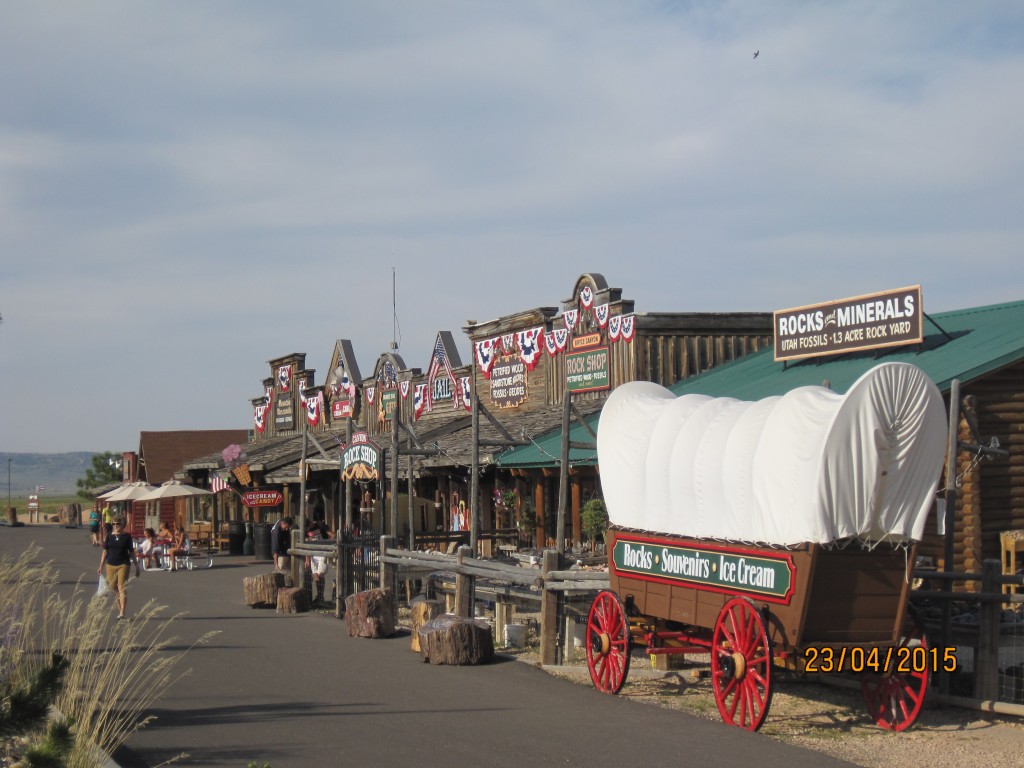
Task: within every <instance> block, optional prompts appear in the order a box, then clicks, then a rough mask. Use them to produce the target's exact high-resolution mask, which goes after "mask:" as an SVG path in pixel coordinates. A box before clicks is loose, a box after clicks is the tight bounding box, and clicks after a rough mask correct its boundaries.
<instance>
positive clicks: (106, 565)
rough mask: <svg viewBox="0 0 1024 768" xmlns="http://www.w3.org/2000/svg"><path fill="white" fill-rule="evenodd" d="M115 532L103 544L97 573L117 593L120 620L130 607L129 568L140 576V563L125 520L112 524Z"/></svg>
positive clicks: (118, 520) (115, 521)
mask: <svg viewBox="0 0 1024 768" xmlns="http://www.w3.org/2000/svg"><path fill="white" fill-rule="evenodd" d="M112 527H113V531H112V532H111V534H110V535H109V536H107V540H106V541H105V542H103V554H102V555H100V567H99V568H97V569H96V572H97V573H98V574H100V576H104V575H105V576H106V578H107V586H109V587H110V588H111V590H114V591H116V592H117V607H118V614H117V618H118V619H123V618H124V611H125V608H126V607H127V605H128V596H127V594H126V592H125V585H126V584H127V583H128V571H129V567H130V566H131V565H132V564H134V565H135V576H136V577H138V575H139V561H138V559H137V558H136V557H135V543H134V542H133V541H132V537H131V534H128V533H125V530H124V520H121V519H120V518H117V519H115V520H114V522H113V523H112Z"/></svg>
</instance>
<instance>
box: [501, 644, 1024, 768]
mask: <svg viewBox="0 0 1024 768" xmlns="http://www.w3.org/2000/svg"><path fill="white" fill-rule="evenodd" d="M502 652H505V649H502ZM513 653H514V655H515V656H516V657H517V658H518V659H519V660H520V661H522V662H524V663H528V664H536V665H539V663H540V661H539V657H538V655H537V652H536V650H535V648H527V649H526V650H523V651H518V652H513ZM547 671H549V672H550V673H551V674H555V675H558V676H560V677H564V678H567V679H570V680H572V681H573V682H576V683H579V684H580V685H586V686H590V685H592V684H591V682H590V676H589V672H588V671H587V668H586V665H585V663H581V662H580V661H577V662H576V663H574V664H572V665H569V666H561V667H557V668H548V670H547ZM618 695H619V696H624V697H626V698H629V699H633V700H636V701H639V702H642V703H643V704H649V705H651V706H658V707H667V708H670V709H679V710H683V711H685V712H688V713H690V714H693V715H697V716H700V717H706V718H710V719H714V720H719V719H720V715H719V713H718V708H717V707H716V705H715V699H714V694H713V692H712V688H711V680H710V678H709V677H708V675H707V668H706V666H703V665H700V664H694V665H690V666H687V667H684V668H682V669H678V670H670V671H668V672H661V671H658V670H654V669H652V668H651V667H650V662H649V661H648V659H647V658H646V657H644V656H634V658H633V660H632V666H631V669H630V673H629V677H628V678H627V680H626V685H625V687H624V688H623V689H622V691H621V693H619V694H618ZM760 732H761V733H762V734H763V735H765V736H768V737H770V738H774V739H780V740H782V741H786V742H789V743H794V744H800V745H801V746H804V747H807V748H808V749H813V750H817V751H820V752H825V753H827V754H829V755H833V756H835V757H839V758H842V759H844V760H848V761H850V762H852V763H855V764H857V765H861V766H865V767H866V768H893V767H894V766H896V767H898V766H928V768H947V767H948V768H964V766H969V765H985V766H1024V719H1018V718H1014V717H1002V716H995V715H988V714H986V713H982V712H977V711H975V710H969V709H962V708H958V707H943V708H939V707H937V706H935V705H934V704H931V705H929V704H926V708H925V710H924V711H923V712H922V714H921V716H920V718H919V719H918V721H917V723H916V724H915V725H914V726H913V727H912V728H910V729H909V730H907V731H904V732H903V733H892V732H888V731H883V730H881V729H879V728H878V727H877V726H875V725H874V723H872V722H870V721H869V719H868V716H867V712H866V709H865V707H864V704H863V701H862V699H861V694H860V690H859V687H858V688H845V687H837V686H835V685H828V684H824V683H821V682H818V681H815V680H813V679H811V678H806V677H805V678H802V679H801V678H798V677H796V676H789V675H785V676H780V679H777V680H776V684H775V685H774V692H773V696H772V704H771V709H770V710H769V713H768V717H767V719H766V721H765V723H764V725H763V726H762V728H761V731H760Z"/></svg>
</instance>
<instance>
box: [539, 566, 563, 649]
mask: <svg viewBox="0 0 1024 768" xmlns="http://www.w3.org/2000/svg"><path fill="white" fill-rule="evenodd" d="M561 563H562V555H561V554H560V553H559V552H558V550H554V549H546V550H544V560H543V565H542V567H541V573H543V574H544V575H545V576H546V575H547V574H548V573H550V572H551V571H559V570H561ZM561 596H562V593H561V592H555V591H553V590H550V589H547V586H546V580H545V587H544V589H543V591H542V592H541V598H540V663H541V666H545V667H547V666H552V665H554V664H557V663H558V617H559V614H560V613H561V611H560V610H559V609H560V607H561V606H560V602H561Z"/></svg>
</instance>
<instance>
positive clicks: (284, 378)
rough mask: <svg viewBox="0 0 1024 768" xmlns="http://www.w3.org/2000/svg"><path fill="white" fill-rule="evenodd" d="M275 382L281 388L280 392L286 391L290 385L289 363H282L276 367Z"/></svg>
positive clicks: (290, 370) (290, 372) (290, 371)
mask: <svg viewBox="0 0 1024 768" xmlns="http://www.w3.org/2000/svg"><path fill="white" fill-rule="evenodd" d="M277 384H278V386H279V387H280V388H281V391H282V392H287V391H288V390H289V389H290V388H291V385H292V367H291V366H290V365H282V366H279V367H278V369H277Z"/></svg>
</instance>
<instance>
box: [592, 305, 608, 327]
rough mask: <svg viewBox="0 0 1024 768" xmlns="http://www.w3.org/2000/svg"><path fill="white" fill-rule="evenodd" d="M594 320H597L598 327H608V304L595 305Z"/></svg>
mask: <svg viewBox="0 0 1024 768" xmlns="http://www.w3.org/2000/svg"><path fill="white" fill-rule="evenodd" d="M594 319H595V320H597V327H598V328H604V327H605V326H606V325H608V305H607V304H595V305H594Z"/></svg>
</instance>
